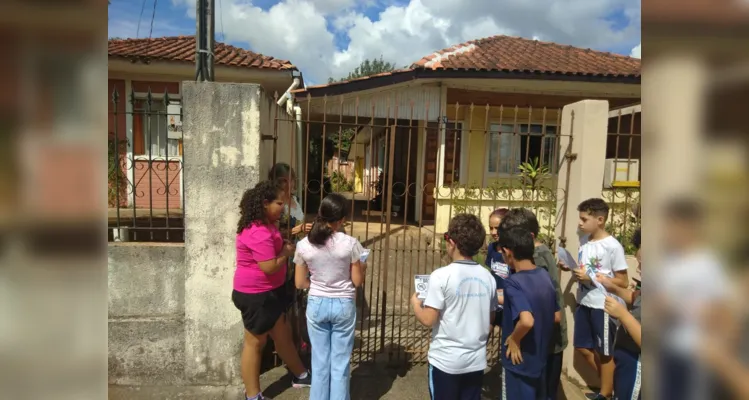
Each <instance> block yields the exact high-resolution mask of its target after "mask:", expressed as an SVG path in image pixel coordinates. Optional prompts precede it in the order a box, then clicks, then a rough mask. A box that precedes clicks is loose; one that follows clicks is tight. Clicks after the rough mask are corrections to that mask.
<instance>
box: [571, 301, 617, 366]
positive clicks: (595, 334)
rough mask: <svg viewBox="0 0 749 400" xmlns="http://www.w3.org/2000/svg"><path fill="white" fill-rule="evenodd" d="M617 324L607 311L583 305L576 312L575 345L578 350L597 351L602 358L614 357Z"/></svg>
mask: <svg viewBox="0 0 749 400" xmlns="http://www.w3.org/2000/svg"><path fill="white" fill-rule="evenodd" d="M615 337H616V323H614V319H613V318H611V317H609V315H608V314H606V312H605V311H603V310H599V309H597V308H590V307H588V306H584V305H581V304H578V305H577V309H576V310H575V334H574V337H573V339H572V342H573V345H574V346H575V348H578V349H591V350H594V349H595V350H596V351H597V352H598V354H600V355H602V356H612V355H614V338H615Z"/></svg>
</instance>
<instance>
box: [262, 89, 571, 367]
mask: <svg viewBox="0 0 749 400" xmlns="http://www.w3.org/2000/svg"><path fill="white" fill-rule="evenodd" d="M301 100H305V99H301ZM370 103H371V104H369V106H365V105H364V104H363V102H360V99H359V98H358V97H347V98H344V97H343V96H339V97H337V98H333V99H328V98H327V97H326V98H315V99H313V98H311V97H307V98H306V100H305V101H302V102H301V106H302V111H303V112H302V113H301V114H302V116H301V119H296V118H294V115H293V114H287V113H285V112H283V110H280V111H278V110H276V112H275V116H274V118H273V127H272V129H273V133H272V134H269V135H265V136H264V139H266V143H268V144H270V143H269V142H270V141H272V151H273V157H272V158H273V163H276V162H286V163H289V164H290V165H291V166H292V167H293V169H294V170H295V171H296V172H297V173H298V176H297V178H298V179H297V180H298V183H297V195H298V196H299V197H301V199H300V203H301V204H302V207H303V209H304V210H305V212H306V214H307V218H306V220H307V221H308V222H309V221H311V220H312V218H314V215H315V214H316V212H317V207H318V205H319V203H320V201H321V200H322V198H323V197H324V196H325V195H326V194H327V193H330V192H340V193H343V194H344V195H345V196H347V197H348V198H350V199H351V204H350V217H349V218H348V221H347V223H346V226H345V228H344V229H345V232H346V233H347V234H350V235H352V236H354V237H357V238H358V239H359V240H360V241H361V243H362V244H363V245H364V247H365V248H369V249H370V250H371V255H370V258H369V261H368V269H367V274H366V281H365V284H364V287H363V288H360V289H358V293H357V328H356V331H357V333H356V343H355V348H354V353H353V355H352V362H353V363H356V364H359V363H366V362H373V361H379V360H386V361H389V362H393V363H397V364H404V363H421V362H426V353H427V350H428V345H429V340H430V339H429V338H430V330H429V329H427V328H425V327H422V326H421V325H419V323H418V322H417V321H416V320H415V319H414V318H413V314H412V312H411V310H410V308H409V298H410V296H411V294H412V293H413V291H414V287H413V285H414V284H413V281H414V279H413V277H414V275H416V274H429V273H431V272H432V271H433V270H434V269H436V268H438V267H440V266H441V265H445V260H444V259H443V256H444V243H443V237H444V235H443V234H444V231H445V230H446V223H447V221H449V219H450V218H451V217H452V216H453V215H455V214H457V213H472V214H476V215H478V216H479V217H480V218H481V219H482V221H485V222H487V223H488V217H489V214H490V212H491V211H492V210H493V209H496V208H500V207H507V208H512V207H528V208H530V209H532V210H533V211H534V212H535V213H536V215H537V216H538V218H539V222H541V224H542V227H541V231H540V235H539V238H540V239H541V240H543V241H546V242H547V243H548V244H549V247H550V248H551V249H556V241H557V238H556V237H555V233H554V232H555V229H556V226H557V224H558V222H559V221H564V215H560V213H563V212H564V208H565V207H563V206H559V205H561V204H563V203H564V202H565V201H564V200H565V198H566V196H565V193H566V190H565V189H566V188H558V185H557V179H558V175H557V174H558V172H559V171H560V170H562V168H566V167H567V165H569V161H570V160H571V159H572V157H571V156H570V155H569V154H568V153H569V149H570V148H571V147H570V145H571V135H570V134H569V133H566V135H565V134H563V133H562V132H560V129H559V127H560V125H561V108H554V109H551V108H548V109H547V108H537V109H534V108H533V107H518V106H506V105H501V104H482V105H480V106H479V105H475V104H468V105H461V104H460V103H454V104H449V105H448V104H442V105H441V106H440V107H438V112H434V111H433V109H434V107H432V106H430V104H429V101H428V100H427V101H426V102H424V101H422V99H415V100H410V101H408V100H406V101H404V99H395V98H392V97H391V98H389V99H384V100H376V99H370ZM404 104H407V106H406V107H405V108H404V106H403V105H404ZM404 111H405V112H404ZM430 112H431V114H432V115H430ZM562 145H563V146H564V148H561V146H562ZM266 148H267V149H268V150H270V146H267V147H266ZM300 155H301V157H300ZM565 155H566V156H565ZM558 211H559V212H558ZM287 228H290V227H287ZM487 233H488V231H487ZM485 254H486V249H484V250H483V251H482V253H481V254H479V255H478V256H477V257H476V259H477V261H479V262H480V263H481V264H484V258H485ZM290 271H291V272H290V274H291V275H290V278H291V279H292V281H293V268H290ZM296 298H297V302H296V304H295V307H294V309H293V312H292V317H293V318H292V323H293V328H294V331H295V334H296V337H297V338H298V341H299V349H300V350H301V351H302V352H303V353H304V352H305V351H306V350H308V345H307V344H306V343H305V342H306V334H305V332H306V329H305V319H304V304H305V296H304V294H303V293H297V297H296ZM497 334H498V330H497V331H496V332H494V333H493V334H492V337H491V339H490V343H489V362H490V363H491V364H494V363H495V362H496V361H497V356H498V347H499V340H498V337H497V336H498V335H497Z"/></svg>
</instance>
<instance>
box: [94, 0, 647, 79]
mask: <svg viewBox="0 0 749 400" xmlns="http://www.w3.org/2000/svg"><path fill="white" fill-rule="evenodd" d="M154 6H155V17H154V18H153V32H151V25H152V16H153V15H154ZM216 7H217V11H218V13H219V14H218V15H217V16H216V39H217V40H219V41H223V42H227V43H230V44H233V45H235V46H238V47H243V48H247V49H250V50H253V51H256V52H259V53H262V54H265V55H269V56H273V57H276V58H280V59H287V60H290V61H292V62H293V63H294V64H296V65H297V66H298V67H299V68H300V69H301V70H302V72H303V73H304V75H305V80H306V81H307V82H308V83H309V82H313V83H320V82H324V81H326V80H327V78H328V77H329V76H335V77H337V76H343V75H346V74H347V72H348V71H350V70H351V69H353V68H354V67H356V66H357V65H358V64H359V63H360V62H361V61H362V60H364V59H365V58H374V57H379V56H383V58H385V59H386V60H388V61H392V62H394V63H396V65H408V64H410V63H412V62H414V61H416V60H418V59H420V58H421V57H422V56H425V55H427V54H430V53H431V52H434V51H437V50H440V49H442V48H446V47H449V46H452V45H454V44H458V43H462V42H464V41H467V40H471V39H477V38H481V37H486V36H492V35H496V34H508V35H513V36H522V37H527V38H534V37H535V38H538V39H539V40H544V41H551V42H557V43H562V44H571V45H574V46H579V47H584V48H587V47H589V48H593V49H595V50H602V51H610V52H614V53H620V54H625V55H630V53H631V52H632V50H633V48H635V47H636V46H638V45H639V44H640V2H639V0H565V1H561V0H471V1H470V2H469V1H465V0H464V1H456V0H216ZM194 14H195V0H145V2H143V1H142V0H113V1H112V4H111V5H110V6H109V36H110V37H123V38H127V37H133V38H135V37H140V38H146V37H149V35H151V36H152V37H161V36H175V35H193V34H194V33H195V19H194Z"/></svg>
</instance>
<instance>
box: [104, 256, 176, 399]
mask: <svg viewBox="0 0 749 400" xmlns="http://www.w3.org/2000/svg"><path fill="white" fill-rule="evenodd" d="M108 261H109V263H108V278H109V285H108V286H109V383H110V384H118V385H150V384H160V385H169V384H180V383H183V382H184V347H185V345H184V343H185V325H184V315H185V247H184V246H183V245H181V244H177V245H173V244H145V243H127V244H110V245H109V248H108Z"/></svg>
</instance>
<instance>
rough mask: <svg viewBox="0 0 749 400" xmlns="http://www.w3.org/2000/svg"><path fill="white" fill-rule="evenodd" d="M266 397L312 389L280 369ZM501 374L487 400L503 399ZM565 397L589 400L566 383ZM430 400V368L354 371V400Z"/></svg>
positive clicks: (490, 380)
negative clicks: (301, 386) (296, 384)
mask: <svg viewBox="0 0 749 400" xmlns="http://www.w3.org/2000/svg"><path fill="white" fill-rule="evenodd" d="M261 383H262V385H263V388H264V389H263V393H264V394H265V395H267V396H269V397H271V398H272V399H273V400H307V399H309V389H294V388H292V387H291V381H290V380H289V378H288V376H287V375H286V369H284V368H276V369H274V370H271V371H268V372H267V373H265V374H264V375H263V376H262V377H261ZM499 383H500V380H499V376H498V373H497V372H495V371H489V372H488V373H487V374H486V375H485V376H484V395H483V396H482V398H483V399H484V400H496V399H498V398H499V395H500V392H499V390H500V386H499ZM562 385H563V389H564V394H565V396H564V397H562V396H560V400H564V399H567V400H586V398H585V396H584V395H583V392H582V390H580V388H578V387H577V386H575V385H573V384H571V383H569V382H566V381H564V380H563V382H562ZM428 398H429V393H428V383H427V367H426V366H424V365H420V366H416V367H412V368H411V369H410V370H408V371H404V370H401V371H398V370H395V369H392V368H387V367H384V366H380V367H376V368H375V367H373V366H372V367H370V366H366V367H359V368H356V369H354V370H353V371H352V378H351V399H352V400H379V399H381V400H424V399H428Z"/></svg>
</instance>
